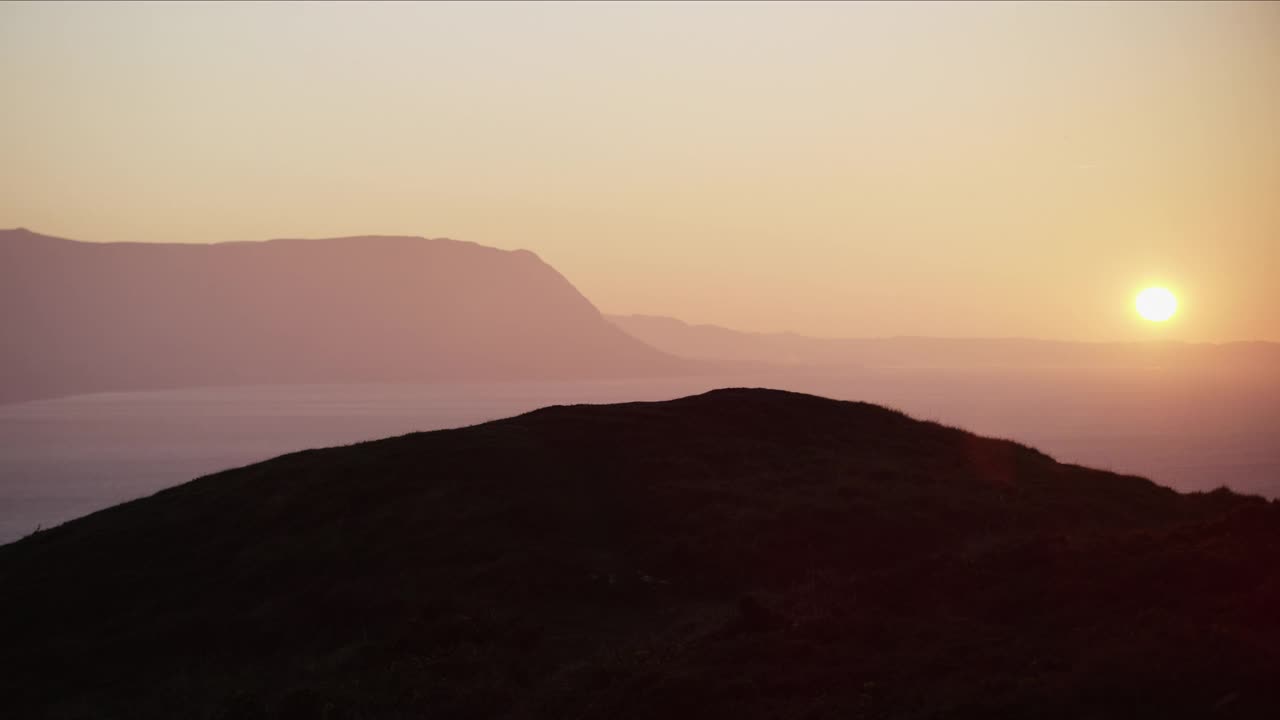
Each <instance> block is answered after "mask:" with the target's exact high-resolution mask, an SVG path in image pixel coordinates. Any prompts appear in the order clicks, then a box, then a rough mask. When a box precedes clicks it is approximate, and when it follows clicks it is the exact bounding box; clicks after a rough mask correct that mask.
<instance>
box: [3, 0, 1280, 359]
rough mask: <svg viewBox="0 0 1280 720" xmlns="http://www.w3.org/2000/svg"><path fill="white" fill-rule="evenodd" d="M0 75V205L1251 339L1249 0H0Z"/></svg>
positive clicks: (1256, 235)
mask: <svg viewBox="0 0 1280 720" xmlns="http://www.w3.org/2000/svg"><path fill="white" fill-rule="evenodd" d="M0 98H2V99H3V100H2V102H3V110H2V111H0V123H2V124H3V132H0V157H2V158H3V162H2V163H0V227H16V226H24V227H27V228H30V229H32V230H36V231H38V232H43V233H47V234H52V235H59V236H64V237H71V238H76V239H84V240H96V241H122V240H136V241H147V242H160V241H170V242H218V241H227V240H260V239H267V238H272V237H328V236H339V235H364V234H408V235H424V236H429V237H452V238H456V239H461V240H470V241H474V242H478V243H481V244H485V245H492V246H497V247H502V248H527V249H530V250H533V251H535V252H537V253H538V254H539V255H541V256H542V258H543V259H544V260H546V261H547V262H549V263H550V264H552V265H553V266H555V267H556V268H557V269H559V270H560V271H561V272H563V273H564V274H565V275H566V276H568V277H569V279H570V280H571V281H573V282H574V284H575V285H576V286H577V287H578V288H579V289H580V290H581V291H582V292H583V293H584V294H585V295H586V296H587V297H588V298H590V299H591V300H592V301H593V302H594V303H595V304H596V305H597V306H598V307H599V308H600V309H601V310H603V311H605V312H612V313H647V314H661V315H672V316H676V317H680V318H682V319H685V320H688V321H691V322H709V323H716V324H721V325H726V326H729V327H733V328H739V329H745V330H768V331H774V330H793V331H797V332H803V333H807V334H816V335H828V336H876V335H903V334H907V335H941V336H1029V337H1044V338H1064V339H1082V340H1112V339H1146V338H1175V339H1183V340H1197V341H1201V340H1205V341H1222V340H1247V339H1266V340H1280V312H1277V307H1276V305H1277V303H1278V302H1280V290H1277V278H1276V275H1277V273H1280V4H1263V3H1258V4H1230V3H1209V4H1192V3H1186V4H1182V3H1176V4H1161V3H1136V4H1129V5H1120V4H1084V3H1081V4H1012V3H1009V4H1005V3H1001V4H989V5H952V4H937V5H933V4H925V3H905V4H893V5H888V4H860V5H837V4H827V3H822V4H801V3H789V4H785V5H784V4H730V3H724V4H720V3H716V4H704V5H698V4H666V5H640V4H616V5H606V4H594V5H584V4H511V5H505V4H499V3H478V4H472V5H463V4H439V3H432V4H421V5H395V4H341V3H333V4H329V3H325V4H302V3H297V4H292V3H291V4H248V3H244V4H241V3H227V4H181V5H163V4H151V5H143V4H128V5H115V4H107V3H102V4H97V3H90V4H78V3H49V4H26V3H4V4H2V5H0ZM1149 285H1160V286H1165V287H1168V288H1169V289H1170V290H1172V291H1173V292H1174V293H1175V294H1176V295H1177V296H1178V300H1179V308H1178V313H1177V315H1175V316H1174V317H1173V318H1172V319H1171V320H1170V321H1168V322H1166V323H1159V324H1157V323H1150V322H1147V321H1144V320H1142V319H1141V318H1140V317H1139V316H1138V315H1137V313H1136V312H1134V307H1133V298H1134V296H1135V295H1136V294H1137V292H1138V291H1139V290H1141V289H1142V288H1144V287H1147V286H1149Z"/></svg>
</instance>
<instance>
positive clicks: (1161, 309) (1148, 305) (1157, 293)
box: [1135, 287, 1178, 322]
mask: <svg viewBox="0 0 1280 720" xmlns="http://www.w3.org/2000/svg"><path fill="white" fill-rule="evenodd" d="M1135 305H1136V306H1137V308H1138V314H1139V315H1141V316H1142V317H1144V318H1146V319H1147V320H1150V321H1151V322H1164V321H1165V320H1168V319H1169V318H1171V317H1173V313H1174V312H1176V311H1177V309H1178V298H1176V297H1174V296H1173V293H1171V292H1169V291H1168V290H1167V289H1166V288H1162V287H1149V288H1147V289H1146V290H1143V291H1142V292H1140V293H1138V299H1137V301H1136V302H1135Z"/></svg>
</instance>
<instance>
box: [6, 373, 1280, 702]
mask: <svg viewBox="0 0 1280 720" xmlns="http://www.w3.org/2000/svg"><path fill="white" fill-rule="evenodd" d="M1278 566H1280V503H1276V502H1267V501H1264V500H1262V499H1260V498H1256V497H1243V496H1239V495H1235V494H1232V493H1229V492H1226V491H1216V492H1212V493H1202V494H1191V495H1180V494H1178V493H1175V492H1173V491H1172V490H1169V489H1167V488H1163V487H1159V486H1157V485H1155V484H1153V483H1151V482H1149V481H1146V480H1143V479H1141V478H1136V477H1130V476H1121V475H1115V474H1112V473H1108V472H1102V471H1098V470H1090V469H1087V468H1082V467H1078V466H1072V465H1064V464H1060V463H1057V462H1055V461H1054V460H1053V459H1052V458H1050V457H1048V456H1047V455H1044V454H1043V453H1040V452H1037V451H1036V450H1033V449H1031V448H1029V447H1026V446H1023V445H1019V444H1016V443H1013V442H1008V441H1002V440H993V439H989V438H982V437H978V436H975V435H972V434H970V433H967V432H964V431H961V430H957V429H954V428H948V427H945V426H941V425H938V424H935V423H928V422H921V421H917V420H913V419H911V418H909V417H907V416H905V415H903V414H901V413H897V412H894V411H892V410H888V409H885V408H882V407H877V406H874V405H868V404H866V403H856V402H837V401H833V400H827V399H824V398H820V397H814V396H810V395H800V394H795V393H787V392H781V391H774V390H763V389H726V390H717V391H713V392H710V393H706V394H703V395H698V396H693V397H686V398H682V399H679V400H672V401H667V402H655V403H626V404H619V405H598V406H589V405H585V406H584V405H578V406H568V407H564V406H560V407H549V408H544V409H542V410H537V411H534V412H532V413H528V414H525V415H520V416H517V417H513V418H508V419H505V420H499V421H495V422H490V423H485V424H482V425H476V426H473V427H468V428H462V429H457V430H445V431H439V432H430V433H415V434H411V435H405V436H402V437H397V438H390V439H386V440H379V441H374V442H367V443H361V444H358V445H352V446H348V447H340V448H330V449H325V450H311V451H306V452H300V453H294V454H290V455H285V456H282V457H278V458H275V459H273V460H270V461H267V462H263V463H258V464H255V465H251V466H248V467H244V468H240V469H237V470H230V471H227V472H222V473H218V474H216V475H211V476H208V477H204V478H201V479H198V480H195V481H192V482H190V483H187V484H184V485H181V486H178V487H175V488H172V489H169V490H165V491H162V492H160V493H157V494H156V495H153V496H151V497H148V498H144V499H141V500H136V501H133V502H129V503H126V504H123V505H119V506H117V507H114V508H111V509H108V510H104V511H102V512H98V513H94V514H92V515H89V516H87V517H84V518H81V519H79V520H75V521H72V522H69V523H67V524H65V525H62V526H60V527H56V528H53V529H51V530H47V531H43V532H39V533H36V534H34V535H31V536H29V537H27V538H25V539H23V540H20V541H18V542H16V543H13V544H9V545H4V546H0V588H3V592H0V637H3V638H4V642H3V643H0V716H4V717H14V718H19V717H20V718H25V719H29V720H46V719H47V720H53V719H54V718H80V717H84V718H89V717H92V718H107V719H112V718H122V719H123V718H129V719H130V720H148V719H151V718H155V719H156V720H159V719H161V718H164V719H166V720H167V719H168V718H173V717H207V718H227V719H230V718H236V719H241V718H246V719H253V718H261V719H264V720H265V719H266V718H328V719H329V720H356V719H357V718H360V719H363V720H381V719H385V720H392V719H399V718H410V717H450V718H511V719H515V718H567V717H573V718H583V719H585V718H610V719H614V718H623V719H634V720H639V719H641V718H659V717H661V718H710V717H715V718H744V719H745V720H756V719H758V720H764V719H766V718H844V717H851V718H852V717H866V718H903V719H904V720H906V719H920V718H972V719H974V720H977V719H978V718H1027V717H1037V718H1050V719H1052V720H1067V719H1074V718H1084V717H1089V718H1121V717H1152V718H1187V719H1190V718H1200V717H1206V716H1213V717H1232V718H1258V719H1259V720H1263V719H1266V720H1269V719H1270V718H1274V717H1276V716H1277V714H1276V713H1277V710H1280V687H1278V686H1277V685H1276V683H1275V678H1276V673H1277V671H1280V619H1278V617H1277V614H1276V612H1275V608H1276V607H1277V605H1278V604H1280V583H1277V574H1276V568H1277V567H1278Z"/></svg>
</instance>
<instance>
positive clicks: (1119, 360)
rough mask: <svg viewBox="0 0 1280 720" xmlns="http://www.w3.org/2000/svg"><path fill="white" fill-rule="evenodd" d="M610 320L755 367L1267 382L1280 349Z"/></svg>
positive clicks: (684, 350) (685, 348) (689, 351)
mask: <svg viewBox="0 0 1280 720" xmlns="http://www.w3.org/2000/svg"><path fill="white" fill-rule="evenodd" d="M608 319H609V320H610V321H611V322H613V323H614V324H615V325H617V326H618V327H620V328H622V329H623V330H625V331H626V332H627V333H628V334H629V335H631V336H632V337H635V338H636V339H638V340H641V341H643V342H644V343H645V344H647V345H650V346H652V347H655V348H657V349H659V350H662V351H665V352H668V353H671V354H673V355H678V356H680V357H686V358H695V359H700V360H704V361H711V362H728V363H736V364H749V365H750V364H754V365H757V366H759V365H791V366H804V367H810V368H812V367H826V368H849V367H872V368H993V369H1001V368H1018V369H1034V368H1056V369H1091V370H1097V369H1134V368H1163V369H1184V370H1193V369H1194V370H1209V371H1212V372H1231V373H1233V374H1246V375H1247V374H1258V375H1263V376H1267V377H1271V376H1274V375H1275V374H1276V372H1277V371H1280V344H1277V343H1270V342H1230V343H1184V342H1174V341H1147V342H1072V341H1067V340H1038V339H1032V338H938V337H889V338H819V337H809V336H805V335H799V334H796V333H790V332H786V333H754V332H743V331H739V330H730V329H728V328H723V327H719V326H717V325H691V324H689V323H686V322H684V321H682V320H678V319H676V318H671V317H662V316H658V315H610V316H608Z"/></svg>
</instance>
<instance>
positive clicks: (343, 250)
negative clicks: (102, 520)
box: [0, 230, 694, 402]
mask: <svg viewBox="0 0 1280 720" xmlns="http://www.w3.org/2000/svg"><path fill="white" fill-rule="evenodd" d="M0 334H2V335H3V337H4V349H3V350H0V402H7V401H14V400H23V399H31V398H36V397H47V396H54V395H63V394H73V393H82V392H95V391H103V390H136V389H149V388H166V387H182V386H192V385H223V384H260V383H286V382H287V383H308V382H393V381H421V380H438V379H479V380H510V379H541V378H574V379H579V378H592V377H619V376H643V375H654V374H671V373H678V372H688V371H690V369H691V368H693V367H694V363H691V362H688V361H680V360H676V359H674V358H672V357H670V356H668V355H665V354H663V353H661V352H659V351H657V350H654V349H653V348H650V347H648V346H647V345H644V344H643V343H642V342H640V341H639V340H636V339H634V338H632V337H631V336H629V335H627V334H626V333H624V332H622V331H621V330H619V329H618V328H617V327H615V326H614V325H613V324H611V323H609V322H608V321H606V320H605V319H604V318H603V317H602V316H601V315H600V313H599V312H598V311H597V310H596V308H595V307H594V306H593V305H592V304H591V303H590V302H588V301H587V299H586V298H584V297H583V296H582V295H581V294H580V293H579V292H578V291H577V290H576V289H575V288H574V287H573V286H572V285H571V284H569V282H568V281H567V280H566V279H565V278H564V277H563V276H562V275H560V273H558V272H556V271H555V269H553V268H552V267H551V266H549V265H547V264H546V263H544V262H542V260H540V259H539V258H538V257H537V256H536V255H534V254H533V253H531V252H528V251H524V250H519V251H505V250H498V249H495V248H488V247H484V246H481V245H476V244H474V243H466V242H458V241H454V240H444V239H425V238H414V237H351V238H333V239H326V240H271V241H267V242H235V243H220V244H215V245H197V244H153V243H85V242H74V241H71V240H63V239H59V238H53V237H47V236H44V235H38V234H35V233H31V232H28V231H26V230H3V231H0Z"/></svg>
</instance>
